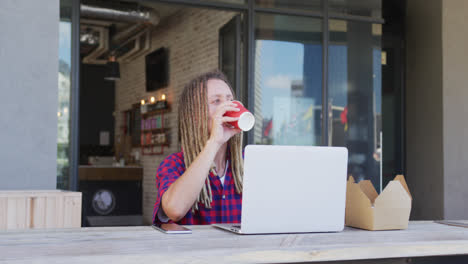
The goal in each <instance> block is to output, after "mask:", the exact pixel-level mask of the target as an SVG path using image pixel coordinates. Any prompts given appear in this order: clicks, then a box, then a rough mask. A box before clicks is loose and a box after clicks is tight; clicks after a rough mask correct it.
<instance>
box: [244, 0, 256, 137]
mask: <svg viewBox="0 0 468 264" xmlns="http://www.w3.org/2000/svg"><path fill="white" fill-rule="evenodd" d="M253 7H254V0H248V10H247V32H246V33H247V34H245V36H246V38H247V40H246V43H247V51H246V52H245V56H246V59H247V67H246V73H247V75H246V78H245V79H246V82H247V105H248V107H249V109H250V111H252V113H254V114H255V11H254V8H253ZM247 142H248V144H253V143H254V130H253V129H252V130H250V131H249V132H248V133H247Z"/></svg>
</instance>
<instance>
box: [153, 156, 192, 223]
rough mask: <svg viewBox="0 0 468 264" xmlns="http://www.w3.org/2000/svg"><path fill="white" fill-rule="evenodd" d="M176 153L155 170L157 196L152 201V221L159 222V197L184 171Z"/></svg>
mask: <svg viewBox="0 0 468 264" xmlns="http://www.w3.org/2000/svg"><path fill="white" fill-rule="evenodd" d="M181 157H182V156H181V155H178V153H175V154H172V155H169V156H168V157H167V158H166V159H165V160H163V162H161V164H160V165H159V167H158V170H157V172H156V188H158V196H157V198H156V202H155V203H154V209H153V223H154V224H157V223H159V219H158V217H157V215H158V209H159V206H160V204H161V199H162V196H163V195H164V193H165V192H166V191H167V189H169V186H171V184H172V183H173V182H175V181H176V180H177V179H178V178H179V177H180V176H181V175H182V174H183V173H184V171H185V165H184V161H183V159H182V158H181Z"/></svg>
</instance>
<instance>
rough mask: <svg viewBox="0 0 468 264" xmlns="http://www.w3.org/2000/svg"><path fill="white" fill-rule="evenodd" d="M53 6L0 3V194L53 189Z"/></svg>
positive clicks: (52, 1) (19, 0)
mask: <svg viewBox="0 0 468 264" xmlns="http://www.w3.org/2000/svg"><path fill="white" fill-rule="evenodd" d="M58 29H59V1H58V0H48V1H30V0H14V1H13V0H6V1H5V0H2V1H0V91H1V95H0V190H1V189H55V188H56V177H57V165H56V160H57V154H56V153H57V93H58Z"/></svg>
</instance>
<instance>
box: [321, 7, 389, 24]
mask: <svg viewBox="0 0 468 264" xmlns="http://www.w3.org/2000/svg"><path fill="white" fill-rule="evenodd" d="M327 12H328V8H327ZM328 18H330V19H341V20H347V21H357V22H370V23H375V24H383V23H385V20H384V19H382V18H376V17H366V16H356V15H348V14H337V13H333V14H328Z"/></svg>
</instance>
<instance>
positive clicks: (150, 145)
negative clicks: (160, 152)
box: [141, 142, 169, 148]
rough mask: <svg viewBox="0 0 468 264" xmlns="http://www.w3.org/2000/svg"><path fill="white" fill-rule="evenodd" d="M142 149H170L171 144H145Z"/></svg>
mask: <svg viewBox="0 0 468 264" xmlns="http://www.w3.org/2000/svg"><path fill="white" fill-rule="evenodd" d="M141 147H142V148H152V147H169V143H168V142H166V143H162V144H145V145H142V146H141Z"/></svg>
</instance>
